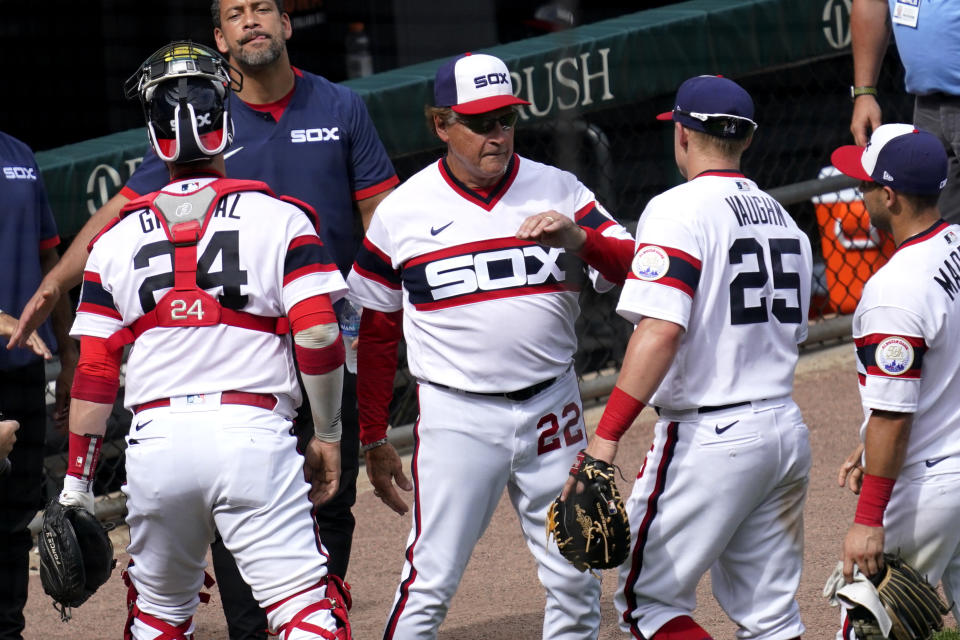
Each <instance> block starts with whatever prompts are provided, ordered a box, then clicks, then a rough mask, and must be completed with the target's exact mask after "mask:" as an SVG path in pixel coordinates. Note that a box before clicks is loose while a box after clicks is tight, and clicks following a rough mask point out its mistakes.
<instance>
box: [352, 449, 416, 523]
mask: <svg viewBox="0 0 960 640" xmlns="http://www.w3.org/2000/svg"><path fill="white" fill-rule="evenodd" d="M364 456H365V457H366V467H367V477H368V478H370V483H371V484H372V485H373V495H375V496H377V497H378V498H380V500H381V501H383V503H384V504H385V505H387V506H388V507H390V508H391V509H393V510H394V511H396V512H397V513H399V514H400V515H403V514H405V513H406V512H407V510H408V509H409V507H408V506H407V503H406V502H404V501H403V498H401V497H400V494H399V493H398V492H397V487H399V488H401V489H403V490H404V491H411V490H413V483H412V482H410V479H409V478H407V476H406V475H405V474H404V473H403V462H402V461H401V460H400V456H399V455H398V454H397V450H396V449H394V448H393V445H391V444H389V443H387V444H383V445H380V446H379V447H376V448H373V449H370V450H369V451H367V452H366V453H365V454H364ZM394 481H396V485H394Z"/></svg>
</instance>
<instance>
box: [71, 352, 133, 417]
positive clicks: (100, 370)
mask: <svg viewBox="0 0 960 640" xmlns="http://www.w3.org/2000/svg"><path fill="white" fill-rule="evenodd" d="M122 359H123V349H108V348H107V340H106V338H94V337H92V336H81V338H80V360H79V361H78V362H77V370H76V373H74V375H73V387H72V388H71V389H70V395H71V396H72V397H74V398H77V399H78V400H87V401H89V402H98V403H100V404H113V401H114V400H116V398H117V391H118V390H119V389H120V361H121V360H122Z"/></svg>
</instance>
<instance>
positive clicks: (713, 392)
mask: <svg viewBox="0 0 960 640" xmlns="http://www.w3.org/2000/svg"><path fill="white" fill-rule="evenodd" d="M675 105H676V106H675V107H674V109H673V111H672V112H668V113H666V114H662V115H661V116H659V118H660V119H672V120H673V121H674V124H673V128H674V150H675V154H676V160H677V166H678V167H679V169H680V173H681V174H683V175H684V177H686V178H687V182H686V183H684V184H681V185H680V186H677V187H674V188H673V189H670V190H669V191H667V192H665V193H663V194H661V195H659V196H657V197H655V198H654V199H652V200H651V201H650V203H649V204H648V205H647V208H646V210H645V211H644V213H643V215H642V217H641V218H640V223H639V225H638V227H637V244H636V255H635V257H634V259H633V264H632V268H631V272H630V274H629V275H628V277H627V281H626V284H625V285H624V288H623V293H622V295H621V297H620V302H619V305H618V307H617V311H618V313H620V315H622V316H623V317H625V318H627V319H628V320H630V321H632V322H634V323H636V328H635V330H634V332H633V335H632V336H631V338H630V342H629V344H628V346H627V352H626V355H625V357H624V362H623V367H622V369H621V371H620V375H619V377H618V379H617V384H616V387H615V389H614V391H613V393H612V394H611V396H610V399H609V401H608V403H607V406H606V409H605V411H604V414H603V416H602V418H601V421H600V423H599V425H598V427H597V433H596V436H595V437H594V438H593V439H592V440H591V441H590V444H589V446H588V447H587V453H588V454H590V455H592V456H594V457H596V458H600V459H603V460H606V461H607V462H612V461H613V459H614V457H615V456H616V453H617V441H618V440H619V439H620V437H621V436H622V435H623V433H624V432H625V431H626V430H627V429H628V428H629V427H630V425H631V424H632V423H633V421H634V419H635V418H636V416H637V415H638V414H639V413H640V410H641V409H642V408H643V407H644V404H645V403H648V402H649V403H650V404H652V405H654V406H655V407H656V409H657V412H658V413H659V416H660V419H659V420H658V421H657V424H656V427H655V432H654V441H653V446H652V447H651V448H650V451H649V452H648V453H647V456H646V461H645V462H644V466H643V469H642V470H641V472H640V475H639V476H638V478H637V481H636V483H635V484H634V486H633V491H632V493H631V495H630V499H629V501H628V503H627V512H628V513H629V516H630V526H631V535H632V538H631V539H632V544H633V548H632V552H631V555H630V559H629V560H628V562H627V563H625V564H624V565H623V566H622V567H621V569H620V582H619V586H618V590H617V595H616V598H615V601H616V606H617V610H618V612H619V613H620V615H621V628H622V629H623V630H624V631H628V632H630V633H632V634H633V636H634V637H636V638H649V639H656V640H665V639H668V638H669V639H671V640H677V639H681V640H703V639H704V638H709V637H710V635H709V634H708V633H707V632H706V631H705V630H704V629H703V628H701V627H700V626H699V625H698V624H697V623H696V622H695V621H694V620H693V619H692V618H691V617H690V614H691V612H692V611H693V610H694V608H695V607H696V601H695V599H696V587H697V583H698V582H699V580H700V578H701V576H702V575H703V574H704V573H705V572H706V571H708V570H709V571H710V572H711V577H712V584H713V592H714V595H715V596H716V598H717V601H718V602H719V603H720V605H721V607H723V609H724V611H725V612H726V613H727V615H729V616H730V618H731V619H732V620H733V621H734V622H735V623H737V625H738V626H739V631H738V632H737V637H739V638H765V639H770V640H786V639H788V638H796V637H799V636H800V635H801V634H802V633H803V630H804V627H803V624H802V623H801V621H800V612H799V608H798V606H797V602H796V600H795V594H796V590H797V586H798V584H799V581H800V570H801V565H802V560H803V503H804V499H805V497H806V490H807V478H808V472H809V470H810V444H809V440H808V433H807V428H806V426H805V425H804V423H803V419H802V418H801V415H800V411H799V409H798V408H797V406H796V404H794V402H793V400H792V399H791V397H790V394H791V390H792V387H793V372H794V366H795V365H796V362H797V344H798V343H799V342H801V341H803V340H804V339H805V338H806V335H807V313H808V309H809V301H810V277H811V254H810V243H809V241H808V239H807V237H806V235H805V234H804V233H803V232H802V231H801V230H800V229H799V228H798V227H797V225H796V223H794V221H793V220H792V219H791V218H790V216H789V214H787V212H786V211H784V209H783V208H782V207H781V206H780V204H779V203H777V202H776V201H775V200H774V199H773V198H771V197H770V196H768V195H767V194H765V193H764V192H763V191H761V190H760V189H759V188H758V187H757V185H756V184H755V183H754V182H753V181H751V180H749V179H747V178H745V177H744V176H743V174H742V173H740V170H739V167H740V156H741V154H742V153H743V151H744V150H745V149H746V148H747V146H748V145H749V143H750V141H751V139H752V136H753V132H754V130H755V128H756V124H755V123H754V121H753V101H752V99H751V98H750V96H749V94H747V92H746V91H744V90H743V88H741V87H740V86H739V85H737V84H736V83H735V82H733V81H732V80H729V79H726V78H722V77H718V76H699V77H695V78H691V79H689V80H687V81H686V82H684V83H683V84H682V85H681V86H680V88H679V90H678V91H677V99H676V103H675ZM574 484H575V483H574V481H573V479H572V478H571V479H569V480H568V481H567V485H566V486H565V488H564V495H565V496H566V495H569V492H570V491H571V490H573V487H574Z"/></svg>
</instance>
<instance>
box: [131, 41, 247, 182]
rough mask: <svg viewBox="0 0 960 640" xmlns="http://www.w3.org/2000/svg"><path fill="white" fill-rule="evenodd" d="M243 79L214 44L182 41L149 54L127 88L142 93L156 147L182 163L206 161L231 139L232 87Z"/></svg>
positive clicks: (169, 159) (163, 155) (164, 157)
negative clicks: (216, 49) (213, 47)
mask: <svg viewBox="0 0 960 640" xmlns="http://www.w3.org/2000/svg"><path fill="white" fill-rule="evenodd" d="M231 71H233V72H234V73H233V75H231V73H230V72H231ZM242 82H243V78H242V75H241V74H240V72H239V71H237V70H236V69H234V68H233V67H231V66H230V65H229V64H228V63H227V61H226V60H224V59H223V58H222V57H221V56H220V54H219V53H217V52H216V51H214V50H213V49H210V48H208V47H205V46H203V45H199V44H195V43H193V42H190V41H178V42H171V43H170V44H168V45H166V46H164V47H162V48H160V49H158V50H157V51H156V52H154V53H153V55H151V56H150V57H149V58H147V59H146V61H144V63H143V64H141V65H140V68H139V69H137V71H136V73H134V74H133V75H132V76H130V78H129V79H127V81H126V83H124V90H125V92H126V96H127V98H129V99H133V98H134V97H139V98H140V104H141V105H142V106H143V115H144V117H145V118H146V121H147V136H148V138H149V139H150V144H151V145H152V146H153V149H154V151H156V153H157V155H158V156H159V157H160V159H161V160H164V161H166V162H176V163H178V164H179V163H186V162H196V161H198V160H206V159H207V158H210V157H212V156H216V155H218V154H220V153H222V152H223V150H224V149H226V147H227V145H229V144H230V141H231V140H232V139H233V121H232V120H231V119H230V111H229V109H228V105H229V102H230V90H231V89H233V90H235V91H239V90H240V88H241V86H242Z"/></svg>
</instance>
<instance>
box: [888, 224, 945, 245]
mask: <svg viewBox="0 0 960 640" xmlns="http://www.w3.org/2000/svg"><path fill="white" fill-rule="evenodd" d="M947 226H948V223H947V222H946V221H944V220H940V221H938V222H937V223H936V224H934V225H933V226H932V227H930V228H929V229H927V230H926V231H921V232H920V233H918V234H917V235H915V236H913V237H912V238H907V239H906V240H904V242H903V244H901V245H900V246H899V247H897V251H900V250H901V249H903V248H904V247H910V246H913V245H915V244H920V243H921V242H923V241H925V240H929V239H930V238H932V237H933V236H935V235H937V234H938V233H940V232H941V231H943V229H944V228H945V227H947ZM894 253H896V251H895V252H894Z"/></svg>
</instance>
